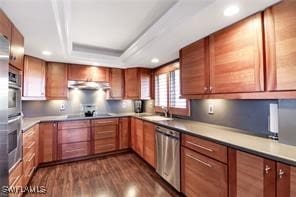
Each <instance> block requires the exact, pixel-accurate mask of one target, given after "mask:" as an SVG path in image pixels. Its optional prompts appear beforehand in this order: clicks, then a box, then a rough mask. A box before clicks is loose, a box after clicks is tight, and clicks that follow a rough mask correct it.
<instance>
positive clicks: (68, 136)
mask: <svg viewBox="0 0 296 197" xmlns="http://www.w3.org/2000/svg"><path fill="white" fill-rule="evenodd" d="M85 141H90V129H89V128H80V129H67V130H59V131H58V143H59V144H65V143H73V142H85Z"/></svg>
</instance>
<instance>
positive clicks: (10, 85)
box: [8, 83, 21, 90]
mask: <svg viewBox="0 0 296 197" xmlns="http://www.w3.org/2000/svg"><path fill="white" fill-rule="evenodd" d="M8 87H9V88H14V89H17V90H20V89H21V87H20V86H18V85H14V84H11V83H10V84H9V86H8Z"/></svg>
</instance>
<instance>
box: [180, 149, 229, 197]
mask: <svg viewBox="0 0 296 197" xmlns="http://www.w3.org/2000/svg"><path fill="white" fill-rule="evenodd" d="M181 154H182V156H181V158H182V161H181V169H182V184H181V185H182V192H183V193H184V194H185V195H186V196H188V197H190V196H205V197H212V196H221V197H222V196H225V197H227V195H228V191H227V190H228V185H227V183H228V182H227V165H225V164H223V163H220V162H218V161H215V160H213V159H210V158H208V157H206V156H204V155H201V154H199V153H196V152H194V151H192V150H190V149H187V148H184V147H182V153H181Z"/></svg>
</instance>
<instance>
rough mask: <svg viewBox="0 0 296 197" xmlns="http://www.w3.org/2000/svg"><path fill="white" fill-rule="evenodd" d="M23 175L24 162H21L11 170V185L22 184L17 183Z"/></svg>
mask: <svg viewBox="0 0 296 197" xmlns="http://www.w3.org/2000/svg"><path fill="white" fill-rule="evenodd" d="M22 176H23V162H22V161H21V162H19V163H18V164H17V165H15V167H14V168H13V169H12V170H10V171H9V177H8V178H9V186H21V185H17V183H19V181H20V180H21V178H22Z"/></svg>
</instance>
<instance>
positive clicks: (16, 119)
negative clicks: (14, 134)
mask: <svg viewBox="0 0 296 197" xmlns="http://www.w3.org/2000/svg"><path fill="white" fill-rule="evenodd" d="M20 119H21V116H18V117H16V118H13V119H10V120H8V124H11V123H13V122H15V121H18V120H20Z"/></svg>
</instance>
